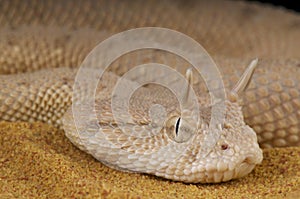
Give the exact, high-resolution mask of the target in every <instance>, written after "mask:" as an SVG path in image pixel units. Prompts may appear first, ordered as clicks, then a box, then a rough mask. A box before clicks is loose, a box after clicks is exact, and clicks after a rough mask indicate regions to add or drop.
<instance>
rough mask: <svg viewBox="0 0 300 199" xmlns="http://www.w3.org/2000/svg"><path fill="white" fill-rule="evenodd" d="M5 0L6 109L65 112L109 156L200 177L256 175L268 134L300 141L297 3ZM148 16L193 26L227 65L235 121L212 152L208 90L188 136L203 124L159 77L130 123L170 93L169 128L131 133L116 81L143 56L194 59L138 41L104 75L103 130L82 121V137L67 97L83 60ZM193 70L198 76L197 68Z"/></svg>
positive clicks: (7, 114)
mask: <svg viewBox="0 0 300 199" xmlns="http://www.w3.org/2000/svg"><path fill="white" fill-rule="evenodd" d="M0 5H1V6H0V26H1V30H0V51H1V54H0V73H1V75H0V80H1V84H0V120H6V121H12V122H14V121H28V122H35V121H42V122H46V123H49V124H52V125H55V126H56V127H59V128H61V127H62V118H63V117H64V120H65V124H66V125H65V130H66V135H67V137H69V139H70V140H71V141H72V142H73V143H74V144H75V145H76V146H78V147H79V148H80V149H82V150H85V151H87V152H89V153H91V154H92V155H93V156H94V157H95V158H97V159H99V160H100V161H101V162H103V163H104V164H106V165H108V166H111V167H113V168H116V169H120V170H123V171H135V172H143V173H149V174H154V175H157V176H161V177H165V178H168V179H172V180H177V181H184V182H192V183H197V182H201V183H205V182H221V181H228V180H231V179H235V178H239V177H242V176H245V175H246V174H248V173H249V172H251V171H252V169H253V168H254V166H255V165H256V164H258V163H260V162H261V160H262V153H261V150H260V149H259V146H258V144H257V141H258V142H259V145H260V146H261V147H263V148H267V147H287V146H300V122H299V121H300V120H299V119H300V88H299V80H300V79H299V78H300V54H299V46H300V39H299V36H300V25H299V24H300V16H299V14H297V13H292V12H290V11H286V10H284V9H278V8H273V7H271V6H267V5H264V4H258V3H249V2H247V3H246V2H240V1H216V0H215V1H209V2H208V1H193V0H189V1H169V0H165V1H146V2H145V1H129V0H128V1H127V0H126V1H93V0H87V1H79V0H78V1H68V0H66V1H17V0H13V1H0ZM148 26H160V27H165V28H170V29H174V30H177V31H180V32H182V33H184V34H186V35H189V36H190V37H192V38H193V39H195V40H196V41H198V42H199V43H201V44H202V45H203V46H204V47H205V48H206V49H207V51H208V52H209V53H210V54H211V55H212V56H213V58H214V60H215V61H216V62H217V64H218V66H219V69H220V71H221V73H222V74H223V75H224V77H223V79H224V82H225V86H226V88H228V94H229V95H228V96H229V98H228V100H227V101H226V105H227V106H226V121H225V124H224V126H222V127H220V131H221V138H220V140H218V142H217V143H216V145H215V146H214V148H213V149H212V151H211V152H210V153H209V154H208V155H207V156H206V157H205V158H203V157H202V156H201V155H199V150H200V149H201V144H200V143H203V142H202V141H203V132H204V131H206V130H207V129H206V128H207V123H208V121H209V120H210V114H209V112H210V104H209V102H208V101H207V99H206V98H205V97H203V98H202V97H201V98H199V99H198V101H199V104H201V105H202V107H203V110H204V113H206V114H204V115H203V116H202V118H201V119H202V120H201V121H202V122H201V124H200V127H198V128H199V129H198V131H197V133H196V134H195V135H193V137H192V138H191V139H189V140H188V141H186V142H180V141H178V139H179V140H180V139H181V138H179V137H180V136H185V135H184V132H186V129H188V128H189V125H193V124H190V123H189V122H188V121H184V120H180V117H179V116H178V113H177V111H178V110H177V109H176V106H177V104H176V100H174V99H173V97H172V94H171V93H168V92H167V91H166V90H164V89H161V88H157V87H156V86H153V85H152V86H148V87H145V88H142V89H140V90H139V92H137V93H136V95H134V96H133V100H132V101H133V102H134V103H132V105H131V107H130V111H131V114H132V116H133V118H134V122H135V125H133V124H127V125H128V126H129V127H130V128H129V129H130V130H129V131H132V129H133V128H134V129H135V130H134V131H136V132H140V133H141V134H143V133H145V134H147V133H149V132H151V131H152V129H151V128H150V129H149V126H148V125H147V124H149V123H150V121H149V116H148V109H149V104H151V103H159V104H163V105H165V107H167V112H168V120H166V121H165V123H164V126H163V130H162V131H161V132H160V134H155V135H154V136H152V137H147V136H146V137H134V136H133V137H130V136H128V134H124V133H122V131H121V130H120V129H119V128H118V127H117V126H116V124H115V122H114V119H113V117H112V111H111V108H110V103H109V102H110V93H111V89H112V88H113V86H114V83H115V82H116V81H117V80H118V79H119V78H120V77H121V76H122V75H123V74H124V73H125V72H126V71H128V70H129V68H130V66H133V65H134V64H132V63H137V62H146V61H147V60H148V61H149V60H151V59H156V60H158V61H159V62H161V63H168V65H172V66H173V67H174V68H176V69H179V70H181V72H184V71H185V70H186V67H184V66H185V64H184V63H183V62H182V60H179V59H177V58H174V56H173V55H168V54H163V53H162V52H160V51H151V50H149V52H148V53H150V56H149V55H148V57H147V56H144V57H142V55H140V54H139V52H137V53H135V54H134V53H133V54H129V55H128V56H127V57H121V58H120V60H118V61H117V62H115V63H113V64H112V66H111V68H110V72H108V73H107V74H105V75H104V77H103V79H102V80H101V82H100V85H98V89H100V90H101V91H102V92H101V93H102V94H101V95H99V96H98V98H97V104H96V106H97V108H96V109H97V111H98V113H97V114H99V118H100V121H98V122H99V124H101V132H98V133H97V132H96V133H95V134H94V135H93V136H91V135H89V133H88V132H82V133H81V135H82V137H78V134H76V133H75V130H74V124H73V123H72V114H71V113H72V112H71V110H70V109H69V111H68V108H69V107H70V106H71V103H72V101H71V98H72V88H73V83H74V77H75V75H76V71H77V69H76V68H77V67H78V66H79V65H80V63H81V62H82V60H83V59H84V58H85V56H86V55H87V53H88V52H89V51H90V50H91V49H92V48H93V47H94V46H95V45H96V44H97V43H99V42H100V41H102V40H103V39H105V38H107V37H108V36H110V35H112V34H115V33H118V32H120V31H124V30H127V29H130V28H136V27H148ZM141 57H142V58H141ZM254 57H258V58H259V62H258V66H257V68H256V70H255V72H254V74H253V76H251V77H250V79H248V80H249V81H250V80H251V83H250V85H249V86H248V88H247V89H246V90H245V91H243V89H238V95H235V96H233V95H232V96H231V94H232V93H231V94H230V92H229V91H230V90H231V89H232V88H234V85H238V84H237V82H238V80H239V79H240V78H241V77H242V74H243V71H245V68H246V66H247V64H248V63H249V62H250V60H251V59H252V58H254ZM181 66H182V67H181ZM187 77H188V78H191V76H190V75H188V73H187ZM242 79H243V78H242ZM248 80H247V78H246V80H245V79H244V80H243V81H242V83H241V84H242V85H245V84H246V83H247V81H248ZM190 83H191V84H192V86H193V88H194V89H195V91H196V92H198V93H202V92H203V91H202V90H201V89H200V86H199V84H200V83H199V82H197V81H196V82H190ZM235 88H236V87H235ZM235 91H237V90H235ZM242 91H243V92H242ZM174 107H175V108H174ZM66 112H67V113H66ZM246 124H248V125H249V126H250V127H252V128H250V127H249V126H247V125H246ZM253 130H254V131H255V133H256V134H255V133H254V131H253ZM182 134H183V135H182Z"/></svg>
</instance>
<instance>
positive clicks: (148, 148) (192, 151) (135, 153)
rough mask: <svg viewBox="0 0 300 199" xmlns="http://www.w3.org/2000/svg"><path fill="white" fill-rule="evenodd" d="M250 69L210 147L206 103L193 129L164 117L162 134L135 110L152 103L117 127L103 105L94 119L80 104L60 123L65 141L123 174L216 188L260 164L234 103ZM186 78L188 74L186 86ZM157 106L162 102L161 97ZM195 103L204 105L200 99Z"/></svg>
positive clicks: (190, 123)
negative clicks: (147, 175)
mask: <svg viewBox="0 0 300 199" xmlns="http://www.w3.org/2000/svg"><path fill="white" fill-rule="evenodd" d="M256 62H257V61H256ZM254 68H255V62H252V64H250V66H249V67H248V69H247V70H246V72H245V73H244V74H243V76H242V78H241V80H240V81H239V82H238V83H237V85H236V86H235V87H234V89H232V91H231V93H230V97H229V99H228V100H227V101H226V103H225V104H226V109H225V121H224V123H223V125H218V126H217V127H216V128H215V129H214V130H216V131H217V132H218V135H219V136H218V137H217V139H216V140H215V141H213V142H211V140H210V139H207V138H210V136H209V135H210V134H211V133H212V132H211V129H210V128H209V123H210V119H211V109H212V106H211V105H210V102H209V101H206V102H205V103H204V106H203V107H202V110H201V111H200V112H201V116H200V118H199V120H198V121H197V122H196V123H195V122H194V120H193V119H192V117H190V116H191V115H190V114H189V112H188V111H187V112H185V113H184V114H181V115H180V116H176V114H175V115H171V114H169V115H168V117H166V118H167V119H166V120H164V121H163V122H162V128H160V127H159V128H158V126H159V125H152V124H151V123H150V122H149V119H148V117H147V115H146V114H145V111H144V110H142V111H139V110H138V107H145V106H146V105H147V104H148V105H149V102H150V101H151V100H150V101H147V99H148V98H147V97H143V96H140V95H139V98H137V100H138V103H137V105H138V106H137V107H135V108H133V109H131V110H132V111H134V114H133V115H135V117H134V118H135V119H134V120H132V121H131V120H129V121H128V122H124V123H121V124H120V125H119V124H117V123H116V120H115V119H114V117H113V113H112V110H111V105H110V101H109V100H107V99H103V100H102V101H99V102H96V103H95V105H96V106H95V109H94V110H95V112H96V113H97V112H98V111H97V110H102V113H99V116H98V117H97V118H94V117H92V116H93V114H92V115H90V112H89V111H85V110H89V109H90V107H89V104H88V103H83V105H82V106H83V108H82V109H80V112H78V113H77V112H73V110H72V109H70V110H69V111H68V112H67V113H66V114H65V116H64V122H63V123H64V130H65V132H66V136H67V137H68V138H69V139H70V140H71V141H72V142H73V143H74V144H75V145H76V146H78V147H79V148H80V149H81V150H83V151H86V152H88V153H89V154H91V155H92V156H94V157H95V158H96V159H97V160H99V161H101V162H102V163H104V164H105V165H107V166H109V167H112V168H115V169H118V170H122V171H127V172H139V173H148V174H152V175H156V176H160V177H164V178H167V179H171V180H175V181H183V182H187V183H217V182H224V181H228V180H231V179H236V178H240V177H243V176H245V175H247V174H248V173H250V172H251V171H252V170H253V168H254V167H255V165H256V164H259V163H260V162H261V161H262V151H261V149H260V148H259V146H258V143H257V137H256V134H255V132H254V131H253V129H252V128H250V127H249V126H248V125H247V124H246V123H245V122H244V118H243V114H242V110H241V104H240V103H239V95H241V94H242V92H243V90H245V89H246V88H247V85H248V84H249V81H250V79H251V76H252V74H253V71H254ZM191 77H192V76H191V71H190V70H189V71H187V80H188V82H189V83H190V82H191V81H192V78H191ZM186 91H187V92H186V93H187V94H188V93H189V92H190V90H189V89H186ZM155 92H156V91H155ZM150 99H153V96H152V95H151V97H150ZM162 100H164V101H166V99H165V98H164V97H162ZM184 100H186V99H184ZM198 101H202V102H204V99H203V100H202V99H198ZM121 105H122V103H121ZM98 106H99V107H98ZM153 110H156V109H153ZM100 112H101V111H100ZM154 112H156V113H157V111H154ZM183 112H184V111H183ZM74 115H80V119H81V118H85V119H81V120H78V121H77V124H76V125H75V122H74V118H73V117H74ZM181 116H184V117H182V118H181ZM98 118H100V121H99V120H98ZM211 143H213V144H211ZM208 146H209V147H208Z"/></svg>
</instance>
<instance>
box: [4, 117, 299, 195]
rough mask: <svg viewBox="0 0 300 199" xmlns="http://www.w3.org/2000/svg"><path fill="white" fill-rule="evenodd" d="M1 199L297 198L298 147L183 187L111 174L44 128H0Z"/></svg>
mask: <svg viewBox="0 0 300 199" xmlns="http://www.w3.org/2000/svg"><path fill="white" fill-rule="evenodd" d="M0 146H1V148H0V198H46V197H47V198H297V196H299V195H300V147H294V148H280V149H279V148H276V149H265V150H264V160H263V163H262V164H261V165H259V166H257V167H256V168H255V170H254V171H253V172H252V173H251V174H249V175H248V176H246V177H244V178H242V179H239V180H234V181H230V182H227V183H221V184H184V183H181V182H172V181H169V180H165V179H162V178H157V177H155V176H150V175H145V174H135V173H124V172H120V171H116V170H113V169H110V168H108V167H106V166H104V165H103V164H101V163H100V162H98V161H96V160H95V159H94V158H93V157H91V156H90V155H88V154H86V153H84V152H82V151H80V150H79V149H77V148H76V147H74V146H73V145H72V144H71V143H70V142H69V141H68V139H67V138H66V137H65V136H64V133H63V131H61V130H57V129H55V128H54V127H51V126H48V125H46V124H42V123H34V124H29V123H7V122H0Z"/></svg>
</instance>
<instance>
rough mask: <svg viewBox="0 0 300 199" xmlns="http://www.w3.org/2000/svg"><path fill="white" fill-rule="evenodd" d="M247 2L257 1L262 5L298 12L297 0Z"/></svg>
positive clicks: (299, 3) (298, 4) (298, 3)
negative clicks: (266, 4)
mask: <svg viewBox="0 0 300 199" xmlns="http://www.w3.org/2000/svg"><path fill="white" fill-rule="evenodd" d="M248 1H258V2H262V3H268V4H272V5H274V6H281V7H285V8H288V9H291V10H294V11H297V12H300V1H299V0H294V1H293V0H248Z"/></svg>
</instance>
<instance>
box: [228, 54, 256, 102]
mask: <svg viewBox="0 0 300 199" xmlns="http://www.w3.org/2000/svg"><path fill="white" fill-rule="evenodd" d="M257 63H258V59H257V58H256V59H254V60H252V61H251V63H250V64H249V65H248V67H247V69H246V70H245V72H244V73H243V75H242V77H241V78H240V79H239V81H238V82H237V83H236V84H235V86H234V87H233V89H232V90H231V92H230V96H231V99H237V98H238V96H240V94H241V93H242V92H244V91H245V90H246V89H247V88H248V86H249V84H250V82H251V79H252V76H253V73H254V71H255V68H256V66H257ZM232 97H233V98H232Z"/></svg>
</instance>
